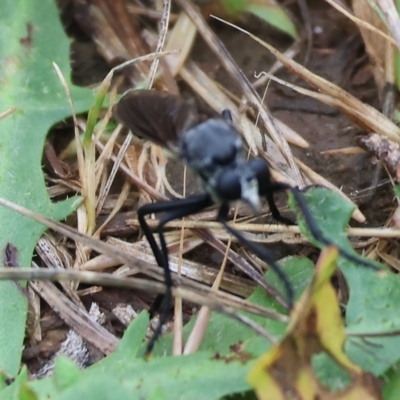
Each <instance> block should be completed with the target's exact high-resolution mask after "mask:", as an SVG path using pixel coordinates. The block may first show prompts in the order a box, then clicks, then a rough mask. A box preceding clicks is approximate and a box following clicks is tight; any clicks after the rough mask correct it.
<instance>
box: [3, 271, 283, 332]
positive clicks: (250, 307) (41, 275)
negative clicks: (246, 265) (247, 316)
mask: <svg viewBox="0 0 400 400" xmlns="http://www.w3.org/2000/svg"><path fill="white" fill-rule="evenodd" d="M0 280H14V281H17V280H35V281H36V280H41V281H54V282H60V281H76V282H82V283H88V284H95V285H102V286H112V287H120V288H130V289H137V290H143V291H146V292H149V293H158V294H160V293H164V292H165V285H164V284H162V283H159V282H154V281H149V280H146V279H138V278H126V277H123V278H121V277H115V276H112V275H110V274H104V273H98V272H83V271H51V270H46V269H39V268H38V269H11V268H0ZM182 282H183V280H182V278H180V279H175V280H174V287H173V289H172V292H173V295H174V296H179V297H182V299H185V300H188V301H191V302H194V303H196V304H199V305H204V306H207V307H210V308H212V309H213V310H215V311H218V312H221V313H223V314H226V315H228V316H230V317H232V318H235V319H237V320H239V321H243V318H242V316H240V315H238V314H237V313H235V312H234V311H233V310H234V309H240V310H243V311H246V312H249V313H252V314H254V315H258V316H261V317H265V318H271V319H274V320H276V321H280V322H288V320H289V318H288V317H287V316H285V315H282V314H279V313H277V312H275V311H272V310H268V309H266V308H263V307H260V306H257V305H255V304H252V303H250V302H247V301H245V300H241V299H238V298H237V297H235V296H231V295H228V294H226V293H222V292H215V291H213V290H211V289H209V288H207V287H205V286H202V285H193V284H192V285H190V286H193V287H195V286H196V287H197V290H194V289H193V287H188V288H185V287H183V286H182V285H181V283H182ZM252 325H254V324H253V323H252ZM258 329H259V330H260V331H263V329H262V328H261V327H258ZM264 336H265V337H266V338H267V339H269V338H270V335H269V334H268V333H265V334H264Z"/></svg>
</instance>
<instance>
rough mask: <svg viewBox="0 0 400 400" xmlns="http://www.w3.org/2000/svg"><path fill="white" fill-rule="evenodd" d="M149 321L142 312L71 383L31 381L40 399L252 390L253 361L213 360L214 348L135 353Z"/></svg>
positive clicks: (214, 395)
mask: <svg viewBox="0 0 400 400" xmlns="http://www.w3.org/2000/svg"><path fill="white" fill-rule="evenodd" d="M147 323H148V316H147V313H141V314H140V315H139V316H138V317H137V318H136V319H135V320H134V321H133V322H132V324H131V325H130V326H129V328H128V329H127V331H126V334H125V335H124V337H123V338H122V340H121V342H120V344H119V347H118V348H117V350H116V351H115V352H114V353H113V354H112V355H110V356H109V357H106V358H105V359H103V360H102V361H101V362H99V363H97V364H95V365H93V366H91V367H89V368H87V369H86V370H83V371H80V373H79V378H78V379H77V380H74V382H73V384H72V385H67V386H65V387H59V386H58V387H56V386H55V385H54V379H52V378H46V379H43V380H41V381H34V382H31V383H29V384H28V386H29V387H30V389H32V391H33V392H34V393H36V396H37V397H38V399H40V400H45V399H46V400H52V399H54V400H75V399H85V400H92V399H93V400H98V399H110V400H113V399H118V400H131V399H142V398H143V399H144V398H146V399H147V398H153V399H163V400H164V399H165V400H168V399H171V400H175V399H178V398H179V399H188V400H189V399H193V400H195V399H198V398H199V394H200V397H201V398H206V399H210V400H212V399H220V398H221V397H223V396H225V395H228V394H231V393H241V392H243V391H245V390H248V389H249V386H248V384H247V383H246V379H245V377H246V373H247V372H248V368H249V365H250V364H242V363H240V362H236V361H227V360H223V359H215V358H214V357H213V355H212V354H210V353H198V354H196V355H191V356H182V357H163V358H154V359H152V360H150V361H146V360H144V359H142V358H137V357H135V355H136V354H137V351H138V348H139V344H140V343H141V342H142V340H143V338H144V335H145V333H146V329H147ZM8 400H10V399H8Z"/></svg>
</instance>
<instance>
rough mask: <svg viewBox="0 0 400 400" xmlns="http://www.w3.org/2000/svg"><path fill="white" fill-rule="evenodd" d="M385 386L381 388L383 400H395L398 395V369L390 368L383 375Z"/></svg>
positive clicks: (399, 387) (399, 382)
mask: <svg viewBox="0 0 400 400" xmlns="http://www.w3.org/2000/svg"><path fill="white" fill-rule="evenodd" d="M384 378H385V382H386V385H385V387H384V388H383V391H382V393H383V398H384V399H385V400H397V399H398V398H399V393H400V371H399V369H398V367H397V366H396V367H394V368H392V369H391V370H390V371H389V372H388V373H387V374H386V375H385V377H384Z"/></svg>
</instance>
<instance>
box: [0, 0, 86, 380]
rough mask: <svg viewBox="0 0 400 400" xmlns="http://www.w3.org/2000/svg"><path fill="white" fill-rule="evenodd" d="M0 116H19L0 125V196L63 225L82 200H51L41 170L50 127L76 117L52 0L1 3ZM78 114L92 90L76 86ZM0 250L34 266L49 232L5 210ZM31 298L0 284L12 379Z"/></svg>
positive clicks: (5, 359) (3, 339) (2, 357)
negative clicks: (10, 111) (36, 252)
mask: <svg viewBox="0 0 400 400" xmlns="http://www.w3.org/2000/svg"><path fill="white" fill-rule="evenodd" d="M0 31H1V35H0V62H1V65H0V82H1V90H0V111H5V110H7V109H9V108H10V107H15V108H16V111H15V112H14V113H13V114H11V115H10V116H8V117H6V118H5V119H3V120H1V121H0V176H1V178H0V197H4V198H6V199H8V200H11V201H14V202H16V203H18V204H21V205H23V206H25V207H28V208H30V209H32V210H34V211H36V212H38V213H40V214H43V215H46V216H47V217H50V218H52V219H57V220H61V219H64V218H65V217H66V216H67V215H68V214H70V213H71V212H72V211H73V210H74V209H75V208H76V207H77V205H78V199H77V198H70V199H68V200H66V201H63V202H60V203H57V204H54V203H52V202H51V201H50V199H49V197H48V195H47V191H46V185H45V181H44V177H43V173H42V169H41V161H42V153H43V145H44V140H45V138H46V134H47V132H48V130H49V128H50V127H51V126H52V125H54V124H55V123H56V122H58V121H60V120H63V119H64V118H66V117H67V116H69V115H70V114H71V111H70V108H69V105H68V100H67V98H66V95H65V92H64V89H63V86H62V84H61V82H60V80H59V79H58V77H57V75H56V72H55V70H54V68H53V66H52V62H53V61H54V62H56V63H57V64H58V66H59V67H60V68H61V71H62V72H63V73H64V76H65V78H66V79H67V82H68V83H69V84H70V82H69V59H68V55H69V41H68V39H67V38H66V36H65V34H64V32H63V30H62V27H61V24H60V21H59V16H58V12H57V9H56V3H55V2H54V0H3V1H2V3H1V12H0ZM70 88H71V94H72V97H73V99H74V102H75V108H76V111H77V112H82V111H84V110H86V109H87V108H88V107H89V106H90V104H91V101H92V100H91V99H92V95H91V92H90V91H88V90H84V89H77V88H74V87H71V86H70ZM0 220H1V225H2V229H1V232H0V252H1V254H2V255H1V258H2V259H3V260H4V257H5V250H6V248H7V249H8V250H9V251H10V249H13V250H12V253H13V256H12V258H13V259H15V261H16V264H18V266H19V267H30V264H31V258H32V253H33V250H34V247H35V245H36V242H37V240H38V239H39V237H40V236H41V235H42V233H43V232H44V231H45V227H44V226H42V225H40V224H38V223H36V222H35V221H33V220H31V219H29V218H25V217H23V216H21V215H18V214H15V213H13V212H11V211H10V210H7V209H4V208H1V209H0ZM26 313H27V300H26V297H25V295H24V293H23V290H21V287H20V286H19V285H18V284H16V283H14V282H1V283H0V369H4V370H5V371H7V372H8V373H9V374H11V375H13V376H15V375H16V374H17V372H18V370H19V368H20V359H21V352H22V348H23V346H22V342H23V338H24V333H25V319H26Z"/></svg>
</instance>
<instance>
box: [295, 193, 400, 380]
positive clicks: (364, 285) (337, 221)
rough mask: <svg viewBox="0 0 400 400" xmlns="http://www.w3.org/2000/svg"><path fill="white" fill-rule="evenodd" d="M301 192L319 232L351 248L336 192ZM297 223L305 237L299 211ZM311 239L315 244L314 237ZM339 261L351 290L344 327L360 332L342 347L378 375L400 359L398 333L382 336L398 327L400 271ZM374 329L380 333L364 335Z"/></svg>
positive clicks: (347, 211)
mask: <svg viewBox="0 0 400 400" xmlns="http://www.w3.org/2000/svg"><path fill="white" fill-rule="evenodd" d="M304 196H305V197H306V199H307V202H308V205H309V208H310V211H311V212H312V214H313V216H314V219H315V221H316V222H317V224H318V226H319V227H320V228H321V229H322V230H323V232H324V234H325V235H326V236H327V237H329V238H330V239H331V240H332V241H334V242H335V243H336V244H339V245H340V246H341V247H342V248H345V249H347V250H349V249H351V245H350V242H349V241H348V239H347V236H346V235H345V234H344V233H343V232H344V230H345V228H346V226H347V224H348V221H349V219H350V216H351V214H352V212H353V207H352V206H351V205H349V203H348V202H346V201H344V200H343V198H342V197H341V196H340V195H338V194H337V193H335V192H332V191H330V190H328V189H323V188H312V189H310V190H308V191H307V192H306V193H304ZM293 202H294V201H293V199H291V203H292V206H293V208H294V209H295V210H296V211H298V209H297V207H296V206H295V205H293ZM299 224H300V227H301V229H302V232H303V233H305V234H306V235H308V236H309V233H308V229H307V227H305V225H304V221H303V219H302V216H301V214H299ZM309 238H310V237H309ZM310 240H312V241H313V242H314V243H317V242H316V241H315V238H310ZM317 244H318V243H317ZM338 264H339V267H340V269H341V270H342V272H343V275H344V277H345V278H346V282H347V284H348V286H349V290H350V299H349V302H348V304H347V307H346V331H347V333H348V334H352V335H354V334H358V335H363V334H364V337H354V336H349V337H348V338H347V341H346V351H347V353H348V354H349V356H350V357H351V358H352V359H353V361H354V362H356V363H357V364H358V365H360V366H361V367H362V368H363V369H365V370H367V371H370V372H372V373H374V374H375V375H380V374H382V373H383V372H384V371H385V370H387V369H388V368H389V367H390V366H392V365H393V364H395V363H396V362H397V361H399V360H400V337H399V336H397V335H394V336H390V335H387V334H388V333H390V332H393V331H398V330H399V329H400V315H399V313H398V304H400V290H399V287H400V276H399V275H395V274H393V273H391V272H389V271H388V270H386V269H385V268H384V267H383V266H382V268H383V269H382V271H381V272H376V271H374V270H372V269H369V268H365V267H364V266H360V265H354V263H353V262H349V261H348V260H346V259H345V258H343V257H340V258H339V261H338ZM379 333H382V334H383V335H382V336H374V337H368V336H366V335H367V334H377V335H379Z"/></svg>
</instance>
